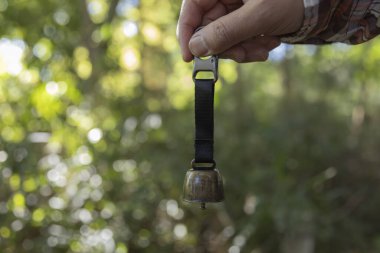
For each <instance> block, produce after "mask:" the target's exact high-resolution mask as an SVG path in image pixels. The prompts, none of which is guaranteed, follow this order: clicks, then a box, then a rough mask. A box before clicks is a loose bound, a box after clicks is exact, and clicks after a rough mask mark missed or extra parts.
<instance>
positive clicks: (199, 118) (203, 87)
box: [194, 79, 215, 163]
mask: <svg viewBox="0 0 380 253" xmlns="http://www.w3.org/2000/svg"><path fill="white" fill-rule="evenodd" d="M194 82H195V143H194V147H195V162H196V163H213V162H214V87H215V81H214V80H213V79H195V81H194Z"/></svg>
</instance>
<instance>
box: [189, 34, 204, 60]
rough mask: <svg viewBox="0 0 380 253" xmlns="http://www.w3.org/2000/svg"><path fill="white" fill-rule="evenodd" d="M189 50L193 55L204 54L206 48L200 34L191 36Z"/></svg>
mask: <svg viewBox="0 0 380 253" xmlns="http://www.w3.org/2000/svg"><path fill="white" fill-rule="evenodd" d="M189 48H190V51H191V52H192V53H193V55H195V56H206V55H207V53H208V49H207V47H206V45H205V43H204V40H203V39H202V37H201V35H196V36H193V37H192V38H191V39H190V42H189Z"/></svg>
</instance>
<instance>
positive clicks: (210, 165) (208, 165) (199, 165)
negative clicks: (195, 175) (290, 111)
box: [191, 159, 216, 170]
mask: <svg viewBox="0 0 380 253" xmlns="http://www.w3.org/2000/svg"><path fill="white" fill-rule="evenodd" d="M215 166H216V162H215V161H214V160H212V161H211V162H195V159H193V160H191V168H193V169H209V170H213V169H215Z"/></svg>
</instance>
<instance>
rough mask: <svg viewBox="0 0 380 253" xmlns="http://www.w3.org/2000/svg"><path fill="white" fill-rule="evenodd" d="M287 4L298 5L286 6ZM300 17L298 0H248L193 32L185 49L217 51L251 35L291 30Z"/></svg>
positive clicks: (198, 52) (197, 52)
mask: <svg viewBox="0 0 380 253" xmlns="http://www.w3.org/2000/svg"><path fill="white" fill-rule="evenodd" d="M289 3H298V4H297V6H296V7H294V6H292V7H289V6H288V5H289ZM292 8H294V9H296V10H297V11H296V12H297V14H293V13H292V11H293V9H292ZM284 13H285V14H284ZM300 16H301V17H300ZM302 17H303V2H302V0H257V1H256V0H251V1H248V2H246V4H245V5H243V6H242V7H241V8H239V9H237V10H235V11H233V12H231V13H229V14H227V15H225V16H222V17H220V18H219V19H217V20H215V21H214V22H211V23H210V24H209V25H207V26H205V27H204V28H203V29H202V30H200V31H198V32H197V33H196V34H194V35H193V36H192V38H191V39H190V41H189V48H190V50H191V52H192V54H193V55H195V56H206V55H211V54H219V53H221V52H224V51H226V50H227V49H229V48H232V47H233V46H234V45H236V44H238V43H240V42H242V41H245V40H247V39H249V38H251V37H254V36H258V35H261V34H265V35H280V34H285V33H289V32H293V31H295V30H296V29H298V27H299V26H300V25H301V23H302Z"/></svg>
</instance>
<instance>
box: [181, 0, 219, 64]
mask: <svg viewBox="0 0 380 253" xmlns="http://www.w3.org/2000/svg"><path fill="white" fill-rule="evenodd" d="M216 2H217V0H212V1H202V0H184V1H183V2H182V7H181V12H180V15H179V20H178V26H177V37H178V40H179V45H180V47H181V52H182V58H183V60H184V61H186V62H189V61H191V60H192V59H193V55H192V53H191V52H190V50H189V41H190V38H191V36H192V35H193V33H194V31H195V29H196V28H197V27H198V26H200V25H201V23H202V17H203V15H204V13H206V12H207V11H208V10H209V9H210V8H211V7H212V6H214V5H215V3H216Z"/></svg>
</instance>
